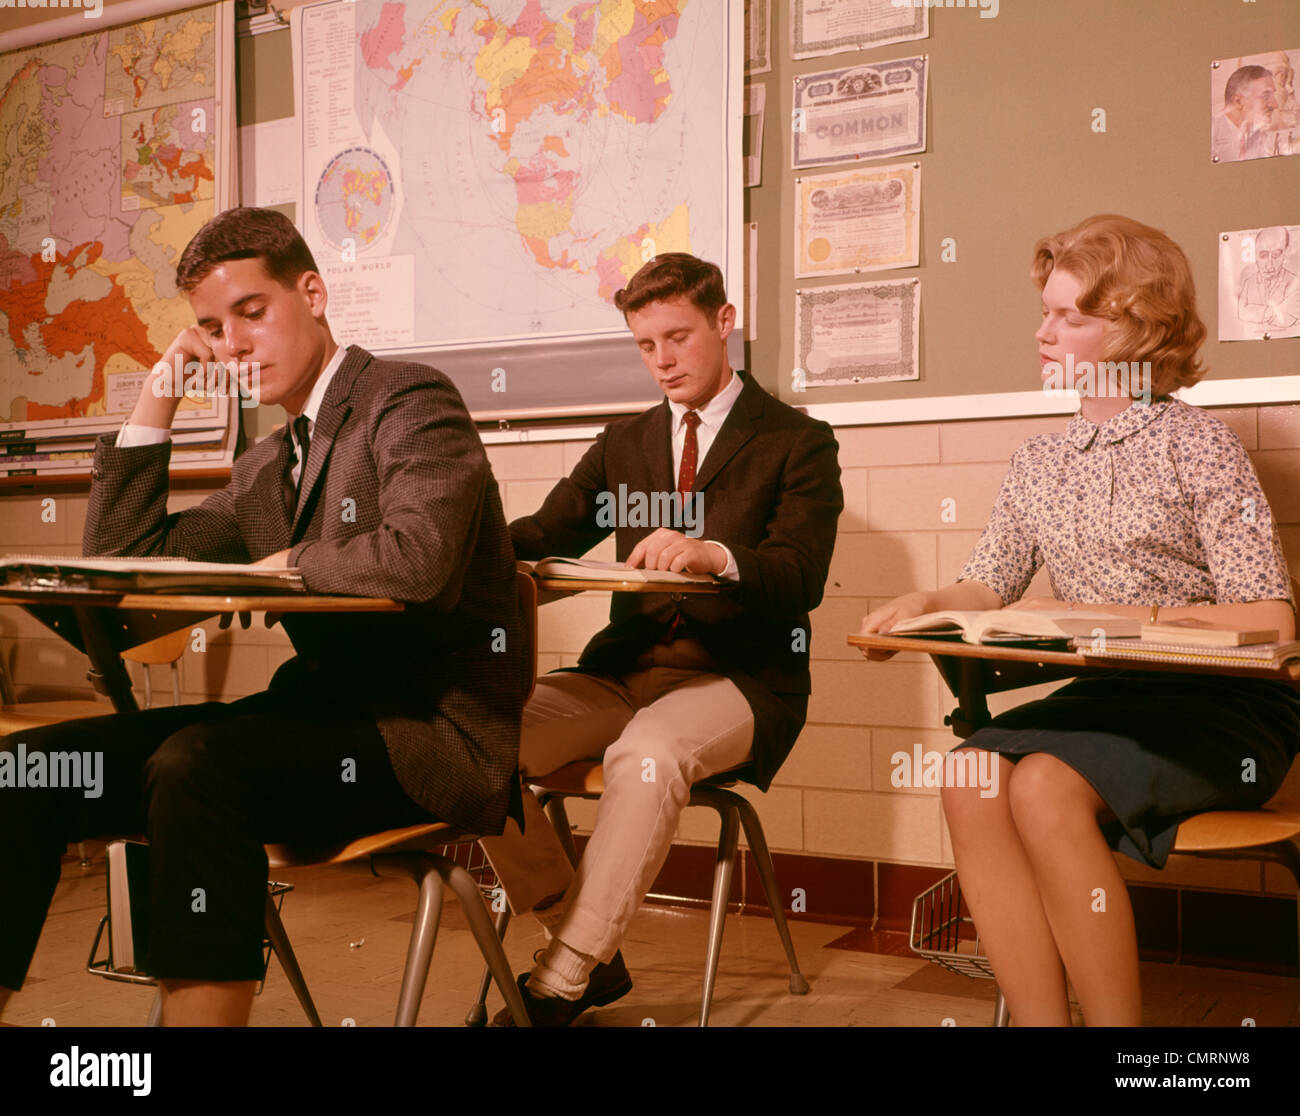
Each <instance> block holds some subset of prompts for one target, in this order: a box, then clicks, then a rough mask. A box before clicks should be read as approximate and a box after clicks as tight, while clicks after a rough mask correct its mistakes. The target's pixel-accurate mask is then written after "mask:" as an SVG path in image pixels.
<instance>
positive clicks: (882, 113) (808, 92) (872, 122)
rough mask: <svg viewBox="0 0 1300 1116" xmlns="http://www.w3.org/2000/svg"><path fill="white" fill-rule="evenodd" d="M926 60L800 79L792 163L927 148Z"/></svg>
mask: <svg viewBox="0 0 1300 1116" xmlns="http://www.w3.org/2000/svg"><path fill="white" fill-rule="evenodd" d="M928 71H929V62H928V60H927V59H926V58H923V57H915V58H896V59H893V60H892V61H889V62H869V63H866V64H865V65H862V66H851V67H848V68H847V69H841V70H823V71H821V72H820V73H815V74H803V75H801V76H799V77H796V78H795V79H794V112H793V114H792V120H791V127H792V131H793V137H792V138H793V143H792V144H791V148H790V150H791V165H792V166H793V167H794V169H795V170H798V169H799V168H800V167H812V166H818V165H819V164H825V163H846V162H853V161H856V160H859V159H880V158H883V157H885V156H890V155H911V154H913V153H914V152H917V151H924V150H925V105H926V84H927V83H926V77H927V74H928Z"/></svg>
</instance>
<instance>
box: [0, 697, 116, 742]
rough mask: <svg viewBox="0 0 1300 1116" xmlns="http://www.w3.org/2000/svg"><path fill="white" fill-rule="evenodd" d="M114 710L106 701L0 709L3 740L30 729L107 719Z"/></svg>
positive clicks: (26, 703)
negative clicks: (88, 719)
mask: <svg viewBox="0 0 1300 1116" xmlns="http://www.w3.org/2000/svg"><path fill="white" fill-rule="evenodd" d="M112 713H113V706H112V704H111V703H109V702H107V701H87V700H81V701H77V700H70V701H24V702H19V703H17V704H15V705H5V706H0V736H8V735H9V734H10V733H14V732H26V731H27V730H28V729H36V728H44V727H45V726H46V725H57V724H58V723H59V722H60V721H81V720H85V719H86V718H87V717H108V716H111V715H112Z"/></svg>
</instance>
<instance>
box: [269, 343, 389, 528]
mask: <svg viewBox="0 0 1300 1116" xmlns="http://www.w3.org/2000/svg"><path fill="white" fill-rule="evenodd" d="M370 360H371V357H370V354H369V353H367V352H366V351H365V350H364V349H359V348H357V347H356V346H355V345H353V346H351V347H350V348H349V349H348V351H347V353H346V354H345V355H344V357H343V363H342V364H341V365H340V366H339V370H338V371H337V372H336V373H334V379H333V380H331V381H330V386H329V390H328V391H326V393H325V398H324V399H322V400H321V405H320V411H319V412H318V413H317V415H316V422H315V424H314V425H313V428H312V434H311V446H310V448H309V449H308V450H307V473H306V475H305V476H303V477H301V478H300V479H299V482H298V505H297V507H296V508H295V509H294V515H293V527H292V531H291V535H290V538H291V540H292V541H293V542H297V541H298V536H299V535H300V534H301V533H302V530H303V527H304V526H305V524H306V521H307V508H308V506H309V504H310V503H311V498H312V494H313V493H314V492H315V490H316V486H317V482H318V481H319V480H320V478H321V477H322V476H323V475H324V473H325V466H326V464H327V463H328V461H329V457H330V451H331V450H332V449H333V448H334V439H335V438H336V437H337V436H338V432H339V429H340V428H341V427H342V425H343V421H344V420H345V419H346V418H347V417H348V414H349V413H350V412H351V410H352V406H351V404H350V403H349V402H348V398H349V396H350V395H351V394H352V387H353V385H354V384H355V383H356V381H357V376H358V375H359V374H360V373H361V371H362V369H364V368H365V366H366V365H367V364H369V363H370ZM285 438H286V441H287V439H288V427H287V426H286V427H285Z"/></svg>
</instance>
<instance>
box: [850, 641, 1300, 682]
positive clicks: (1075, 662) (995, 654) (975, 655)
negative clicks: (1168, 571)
mask: <svg viewBox="0 0 1300 1116" xmlns="http://www.w3.org/2000/svg"><path fill="white" fill-rule="evenodd" d="M848 642H849V646H851V647H861V648H874V649H876V650H879V651H915V652H918V653H920V654H922V655H930V656H934V657H946V658H952V659H984V660H986V661H992V662H997V661H1001V662H1009V663H1034V664H1037V665H1040V666H1041V665H1049V664H1050V665H1053V666H1068V667H1075V668H1077V669H1078V671H1079V673H1080V674H1091V673H1093V672H1095V671H1099V670H1152V671H1164V672H1172V673H1175V674H1219V675H1226V676H1228V677H1242V678H1271V679H1272V680H1273V681H1275V682H1289V683H1291V684H1292V685H1300V663H1297V662H1292V663H1287V664H1286V665H1284V666H1282V667H1281V668H1280V669H1278V670H1269V669H1266V668H1263V667H1223V666H1220V665H1219V664H1217V663H1160V662H1142V661H1140V660H1137V659H1103V658H1098V657H1096V656H1089V657H1087V658H1085V657H1084V656H1083V655H1080V654H1078V653H1077V652H1075V651H1045V650H1039V649H1036V648H1032V647H1002V646H998V645H996V644H985V643H966V642H965V641H964V640H947V639H918V638H916V637H913V636H891V635H857V634H854V635H850V636H849V637H848Z"/></svg>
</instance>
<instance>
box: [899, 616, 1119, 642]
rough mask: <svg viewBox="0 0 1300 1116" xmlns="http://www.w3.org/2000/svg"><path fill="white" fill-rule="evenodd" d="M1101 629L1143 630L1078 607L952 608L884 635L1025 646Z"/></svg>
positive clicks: (1115, 632)
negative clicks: (986, 609) (1029, 642)
mask: <svg viewBox="0 0 1300 1116" xmlns="http://www.w3.org/2000/svg"><path fill="white" fill-rule="evenodd" d="M1099 630H1100V631H1102V632H1105V634H1106V637H1107V638H1108V639H1115V638H1119V637H1121V636H1136V635H1138V634H1139V633H1140V632H1141V630H1142V621H1141V620H1140V619H1138V618H1136V617H1129V616H1111V615H1109V614H1107V613H1105V612H1085V611H1083V610H1082V609H1078V608H1072V609H1059V610H1053V611H1047V610H1043V611H1036V610H1031V609H1019V608H998V609H991V610H990V611H988V612H975V611H964V610H961V609H951V610H949V611H947V612H927V613H926V614H925V615H924V616H914V617H912V619H910V620H903V621H901V622H900V623H898V624H895V625H894V626H893V628H891V629H890V630H889V631H888V632H882V633H881V634H882V635H891V636H918V637H921V638H925V639H956V638H960V639H963V640H965V641H966V642H967V643H1024V642H1027V641H1038V640H1061V641H1065V640H1070V639H1091V638H1094V637H1095V636H1096V635H1097V634H1098V631H1099Z"/></svg>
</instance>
